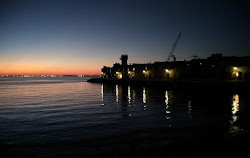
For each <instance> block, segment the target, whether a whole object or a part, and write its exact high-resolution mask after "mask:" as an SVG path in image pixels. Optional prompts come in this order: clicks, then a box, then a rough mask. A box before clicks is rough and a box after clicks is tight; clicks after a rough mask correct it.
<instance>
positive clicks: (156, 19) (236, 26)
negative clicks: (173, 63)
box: [0, 0, 250, 72]
mask: <svg viewBox="0 0 250 158" xmlns="http://www.w3.org/2000/svg"><path fill="white" fill-rule="evenodd" d="M0 6H1V8H0V23H1V25H0V60H1V62H2V64H0V69H2V68H6V67H8V66H11V65H16V64H15V63H19V64H23V63H40V65H42V63H44V64H48V65H50V66H51V67H54V68H55V67H57V69H59V67H66V66H68V67H72V68H74V67H75V69H77V68H78V69H79V68H80V67H87V65H90V66H91V67H92V68H93V67H94V68H95V69H93V71H97V70H98V71H99V69H100V67H102V66H103V65H112V64H113V63H114V62H118V61H119V57H120V55H121V54H128V55H129V62H131V63H142V62H154V61H164V60H166V58H167V56H168V53H169V51H170V49H171V47H172V45H173V42H174V41H175V39H176V37H177V35H178V33H179V32H182V37H181V39H180V41H179V43H178V46H177V48H176V52H175V53H176V54H175V55H176V57H177V60H183V59H187V60H189V59H191V56H192V55H198V56H199V57H200V58H206V57H207V56H210V54H212V53H222V54H223V55H238V56H242V55H250V45H249V42H250V31H249V28H250V22H249V21H250V20H249V19H250V13H249V10H250V5H249V4H248V3H247V2H246V1H231V0H227V1H226V0H224V1H220V0H210V1H192V0H190V1H184V0H175V1H167V0H165V1H157V0H152V1H149V0H123V1H122V0H113V1H111V0H99V1H97V0H89V1H84V0H82V1H74V0H67V1H65V0H29V1H27V0H22V1H19V0H17V1H13V0H6V1H1V4H0ZM13 62H15V63H14V64H13ZM10 71H11V70H10ZM55 71H57V70H55ZM69 71H70V70H69ZM72 71H73V70H72ZM79 71H80V70H79ZM81 71H82V72H87V70H86V68H85V69H84V68H83V69H81Z"/></svg>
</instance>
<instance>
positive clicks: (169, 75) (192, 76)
mask: <svg viewBox="0 0 250 158" xmlns="http://www.w3.org/2000/svg"><path fill="white" fill-rule="evenodd" d="M120 59H121V61H122V64H119V63H115V64H114V65H113V67H106V66H104V67H103V68H102V75H101V77H102V78H117V79H126V78H127V79H148V80H150V79H164V80H169V81H174V80H179V81H182V80H183V81H188V80H190V81H227V80H238V81H249V80H250V56H245V57H237V56H222V54H212V55H211V56H210V57H208V58H207V59H199V58H194V59H192V60H190V61H186V60H184V61H172V62H168V61H166V62H155V63H152V64H151V63H150V64H130V65H128V64H127V60H128V55H122V56H121V58H120Z"/></svg>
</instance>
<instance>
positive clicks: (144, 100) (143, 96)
mask: <svg viewBox="0 0 250 158" xmlns="http://www.w3.org/2000/svg"><path fill="white" fill-rule="evenodd" d="M142 102H143V103H144V110H146V108H147V105H146V103H147V97H146V89H145V87H143V91H142Z"/></svg>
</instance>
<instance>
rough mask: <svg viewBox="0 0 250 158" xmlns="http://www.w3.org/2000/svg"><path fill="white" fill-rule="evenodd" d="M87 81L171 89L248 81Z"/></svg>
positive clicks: (242, 84) (239, 84)
mask: <svg viewBox="0 0 250 158" xmlns="http://www.w3.org/2000/svg"><path fill="white" fill-rule="evenodd" d="M87 82H89V83H105V84H118V85H138V86H163V87H168V88H172V89H178V88H236V89H238V88H240V89H244V88H249V87H250V82H249V81H234V80H232V81H214V80H213V81H208V80H183V81H180V80H176V81H169V80H164V79H110V78H109V79H106V78H91V79H89V80H87Z"/></svg>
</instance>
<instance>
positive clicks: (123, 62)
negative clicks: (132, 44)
mask: <svg viewBox="0 0 250 158" xmlns="http://www.w3.org/2000/svg"><path fill="white" fill-rule="evenodd" d="M120 60H121V61H122V66H123V67H126V66H127V65H128V63H127V62H128V55H124V54H123V55H122V56H121V58H120Z"/></svg>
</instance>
